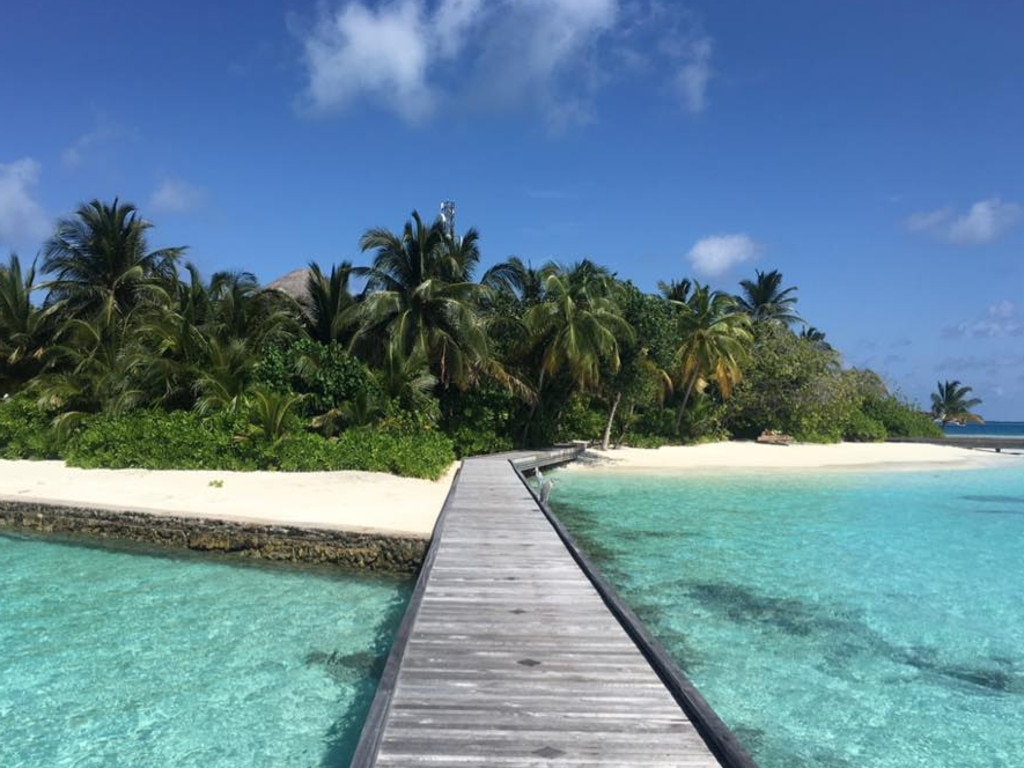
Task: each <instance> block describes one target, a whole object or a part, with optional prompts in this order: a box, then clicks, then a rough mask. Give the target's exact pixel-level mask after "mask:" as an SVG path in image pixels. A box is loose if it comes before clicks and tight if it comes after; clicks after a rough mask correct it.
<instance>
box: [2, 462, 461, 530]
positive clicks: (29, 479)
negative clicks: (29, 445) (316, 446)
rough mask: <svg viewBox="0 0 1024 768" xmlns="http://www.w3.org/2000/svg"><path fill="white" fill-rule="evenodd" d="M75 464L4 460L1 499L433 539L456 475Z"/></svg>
mask: <svg viewBox="0 0 1024 768" xmlns="http://www.w3.org/2000/svg"><path fill="white" fill-rule="evenodd" d="M455 469H456V466H455V465H453V466H452V468H451V470H450V471H449V472H448V474H447V475H445V476H444V477H443V478H441V479H440V480H438V481H436V482H431V481H430V480H415V479H411V478H407V477H395V476H393V475H388V474H384V473H380V472H214V471H156V470H148V469H75V468H73V467H67V466H65V465H64V463H63V462H61V461H0V500H11V501H20V502H25V501H38V502H43V503H47V502H49V503H52V504H61V505H65V506H82V507H91V508H96V509H108V510H130V511H135V512H148V513H152V514H167V515H179V516H185V517H206V518H218V519H223V520H234V521H239V522H250V523H261V524H283V525H296V526H303V527H313V528H329V529H333V530H344V531H354V532H359V533H362V532H368V533H377V534H384V535H391V536H408V537H416V538H429V537H430V534H431V532H432V531H433V529H434V522H435V521H436V520H437V516H438V513H439V512H440V511H441V506H442V505H443V504H444V499H445V496H447V494H448V489H449V487H450V486H451V482H452V478H454V476H455Z"/></svg>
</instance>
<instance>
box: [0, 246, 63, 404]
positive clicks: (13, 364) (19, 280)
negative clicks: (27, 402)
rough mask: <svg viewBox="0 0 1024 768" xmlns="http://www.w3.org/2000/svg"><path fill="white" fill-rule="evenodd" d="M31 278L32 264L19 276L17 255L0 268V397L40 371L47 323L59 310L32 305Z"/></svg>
mask: <svg viewBox="0 0 1024 768" xmlns="http://www.w3.org/2000/svg"><path fill="white" fill-rule="evenodd" d="M35 276H36V268H35V264H33V265H32V266H30V267H29V269H28V272H27V273H23V272H22V267H21V261H20V260H19V259H18V256H17V254H14V253H12V254H11V255H10V258H9V259H8V262H7V264H6V265H3V264H0V394H7V393H8V392H10V391H16V390H18V389H20V388H21V386H23V385H24V384H25V382H27V381H28V380H29V379H31V378H32V377H33V376H35V375H36V374H37V373H38V372H39V371H40V370H41V368H42V364H43V356H44V353H45V352H46V349H47V347H48V345H49V343H50V342H51V341H52V337H53V331H54V328H53V323H52V322H51V321H52V318H53V314H54V312H55V311H56V310H57V309H59V306H57V305H53V306H50V307H46V308H40V307H37V306H35V305H34V304H33V303H32V293H33V292H34V291H35Z"/></svg>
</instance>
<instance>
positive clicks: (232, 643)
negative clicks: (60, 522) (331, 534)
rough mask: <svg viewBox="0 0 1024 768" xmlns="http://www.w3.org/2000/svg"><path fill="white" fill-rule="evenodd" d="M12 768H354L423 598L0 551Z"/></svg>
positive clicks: (373, 583)
mask: <svg viewBox="0 0 1024 768" xmlns="http://www.w3.org/2000/svg"><path fill="white" fill-rule="evenodd" d="M0 573H2V574H3V582H2V590H3V592H2V595H0V765H2V766H4V768H18V767H21V766H24V767H25V768H30V767H31V768H38V767H39V766H47V767H48V768H53V767H56V766H75V767H76V768H86V767H89V766H97V767H99V766H103V768H110V767H112V766H132V768H137V767H139V766H202V767H203V768H214V767H223V768H229V767H230V768H234V767H236V766H238V767H240V766H246V767H247V768H248V767H250V766H274V767H275V768H279V767H280V766H289V768H291V766H318V767H319V766H323V767H324V768H327V767H328V766H339V767H342V766H347V765H348V762H349V758H350V756H351V752H352V750H353V748H354V742H355V740H356V739H357V738H358V735H359V730H360V728H361V727H362V722H363V720H364V718H365V714H366V711H367V709H368V707H369V703H370V700H371V699H372V696H373V692H374V689H375V687H376V680H377V678H378V677H379V669H380V667H381V666H382V661H383V658H384V656H385V655H386V654H387V651H388V649H389V646H390V641H391V636H392V634H393V631H394V629H395V628H396V627H397V623H398V620H399V619H400V616H401V611H402V609H403V608H404V606H405V602H406V600H407V598H408V594H409V591H410V587H411V584H410V582H409V580H407V579H398V578H375V577H361V576H354V575H344V576H339V575H336V574H334V575H332V574H329V573H327V572H320V571H316V572H310V571H305V572H304V571H298V570H285V569H280V568H276V569H270V568H259V567H253V566H247V567H246V566H237V565H230V564H226V563H224V562H222V561H210V560H202V559H177V558H169V557H157V556H147V555H141V554H134V553H126V552H115V551H108V550H103V549H97V548H86V547H78V546H68V545H62V544H56V543H52V542H49V541H42V540H38V539H22V538H17V537H9V536H0Z"/></svg>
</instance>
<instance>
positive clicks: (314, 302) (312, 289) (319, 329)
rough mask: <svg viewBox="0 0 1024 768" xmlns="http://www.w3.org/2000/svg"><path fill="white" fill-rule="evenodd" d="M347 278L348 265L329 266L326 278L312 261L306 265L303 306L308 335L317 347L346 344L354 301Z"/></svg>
mask: <svg viewBox="0 0 1024 768" xmlns="http://www.w3.org/2000/svg"><path fill="white" fill-rule="evenodd" d="M351 276H352V264H351V262H348V261H343V262H342V263H341V264H340V265H338V266H332V267H331V273H330V275H325V274H324V273H323V271H322V270H321V269H320V265H319V264H317V263H316V262H315V261H312V262H310V264H309V274H308V276H307V278H306V294H307V298H306V299H305V301H304V302H303V304H305V309H306V312H307V318H308V325H309V335H310V336H312V337H313V338H314V339H316V340H317V341H319V342H320V343H321V344H330V343H331V342H332V341H337V342H339V343H341V344H347V343H348V342H349V341H350V337H351V333H349V332H348V330H349V327H350V326H351V325H352V322H353V308H354V307H355V306H356V303H357V302H356V297H355V296H353V295H352V293H351V291H350V290H349V279H350V278H351Z"/></svg>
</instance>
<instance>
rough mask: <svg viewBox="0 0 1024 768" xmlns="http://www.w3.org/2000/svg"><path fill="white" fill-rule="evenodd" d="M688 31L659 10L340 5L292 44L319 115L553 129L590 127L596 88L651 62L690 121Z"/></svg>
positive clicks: (697, 104) (637, 5)
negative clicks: (455, 104)
mask: <svg viewBox="0 0 1024 768" xmlns="http://www.w3.org/2000/svg"><path fill="white" fill-rule="evenodd" d="M669 22H671V23H669ZM693 26H694V23H693V22H692V20H690V18H689V16H688V15H686V14H685V13H684V12H683V11H682V10H681V9H680V8H678V7H674V6H671V5H666V4H664V3H662V2H659V0H437V1H436V2H428V0H389V1H386V2H384V3H382V4H374V5H370V4H368V3H367V2H366V0H348V1H347V2H345V3H344V4H343V5H341V6H340V7H338V8H337V9H336V10H333V11H331V10H324V11H322V12H321V14H320V16H319V18H318V20H317V22H316V23H315V24H314V25H313V28H312V30H310V31H308V32H306V33H305V34H301V37H302V44H303V48H304V59H305V66H306V70H307V76H308V85H307V88H306V92H305V99H306V102H307V103H308V105H309V106H310V107H311V108H312V109H313V110H314V111H320V112H330V111H341V110H344V109H347V108H351V107H353V106H354V105H355V104H357V103H358V102H359V101H360V100H364V99H365V100H367V101H369V102H371V103H376V104H378V105H380V106H383V107H384V108H385V109H388V110H390V111H393V112H395V113H396V114H398V115H399V116H400V117H401V118H403V119H404V120H406V121H407V122H411V123H415V122H419V121H422V120H424V119H426V118H428V117H430V116H431V115H432V114H434V113H436V112H437V111H439V110H440V109H441V108H442V106H443V105H444V104H445V103H446V102H448V101H451V100H455V99H457V100H458V101H459V103H462V104H470V105H472V106H475V107H485V108H491V109H495V108H496V109H499V110H508V109H521V108H529V109H534V110H537V111H539V112H541V114H542V115H543V116H544V117H545V119H546V120H547V121H548V123H549V124H550V125H551V126H552V127H554V128H561V127H564V126H565V125H567V124H571V123H575V122H585V121H587V120H589V119H591V118H592V116H593V113H594V102H595V98H596V95H597V93H598V92H599V91H600V89H601V88H603V87H605V86H606V85H608V84H609V83H610V82H613V81H616V80H621V79H623V78H625V77H629V76H633V77H636V76H640V74H644V75H648V76H649V75H650V74H651V71H652V70H653V71H658V70H659V68H646V67H644V66H642V65H641V64H640V62H643V61H647V60H650V59H652V58H660V59H661V60H662V63H663V64H665V66H662V67H660V71H661V72H665V71H670V72H672V73H673V75H672V77H674V83H673V86H674V88H675V89H676V91H677V92H678V93H679V94H680V96H681V98H682V99H683V101H684V102H685V104H686V106H687V108H688V109H690V110H692V111H700V110H701V109H703V108H704V105H705V103H706V96H705V94H706V90H707V85H708V81H709V79H710V77H711V68H710V57H711V39H710V38H708V37H707V36H705V35H703V34H697V35H695V34H693V32H692V31H691V30H690V27H693ZM641 33H642V34H641ZM652 41H658V42H659V44H658V45H654V44H653V43H652ZM610 60H614V62H615V63H614V64H610V63H609V61H610ZM624 60H633V61H634V62H635V66H633V67H629V68H623V67H621V66H618V65H619V64H620V63H621V62H622V61H624ZM627 70H628V71H627Z"/></svg>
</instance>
